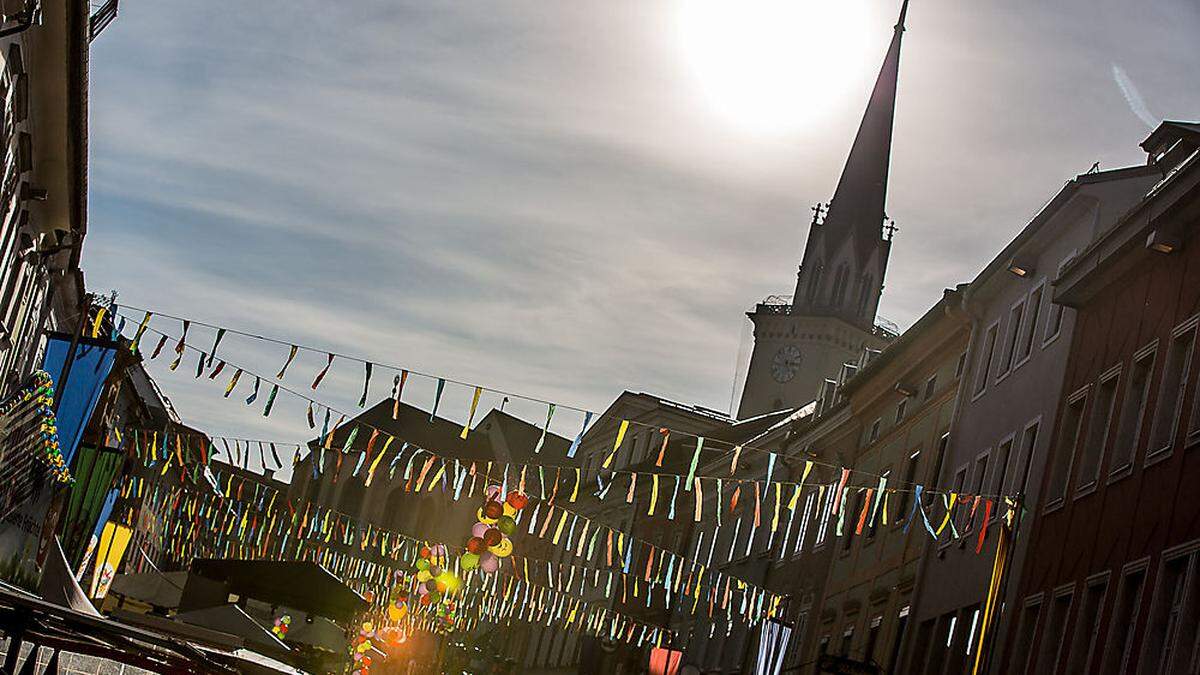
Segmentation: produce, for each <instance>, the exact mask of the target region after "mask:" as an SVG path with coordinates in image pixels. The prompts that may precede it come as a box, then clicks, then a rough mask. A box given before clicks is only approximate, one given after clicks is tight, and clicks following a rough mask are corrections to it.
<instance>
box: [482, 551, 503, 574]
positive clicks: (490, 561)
mask: <svg viewBox="0 0 1200 675" xmlns="http://www.w3.org/2000/svg"><path fill="white" fill-rule="evenodd" d="M479 569H481V570H483V571H484V572H487V573H488V574H491V573H492V572H495V571H496V570H498V569H500V559H499V558H497V557H496V556H494V555H492V554H491V553H485V554H484V555H483V556H482V557H480V558H479Z"/></svg>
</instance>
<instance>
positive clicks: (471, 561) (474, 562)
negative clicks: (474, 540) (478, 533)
mask: <svg viewBox="0 0 1200 675" xmlns="http://www.w3.org/2000/svg"><path fill="white" fill-rule="evenodd" d="M479 547H480V549H482V548H483V540H482V539H480V540H479ZM459 563H460V564H461V565H462V568H463V569H464V570H473V569H475V568H476V567H478V566H479V556H478V555H477V554H475V553H464V554H462V558H459Z"/></svg>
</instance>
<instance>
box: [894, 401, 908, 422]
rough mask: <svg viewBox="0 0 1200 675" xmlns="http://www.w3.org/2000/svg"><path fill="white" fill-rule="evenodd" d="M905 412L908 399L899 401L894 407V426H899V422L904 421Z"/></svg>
mask: <svg viewBox="0 0 1200 675" xmlns="http://www.w3.org/2000/svg"><path fill="white" fill-rule="evenodd" d="M907 410H908V399H904V400H902V401H900V404H899V405H897V406H896V424H900V423H901V422H903V421H904V413H905V412H906V411H907Z"/></svg>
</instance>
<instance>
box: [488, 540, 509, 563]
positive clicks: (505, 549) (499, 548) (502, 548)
mask: <svg viewBox="0 0 1200 675" xmlns="http://www.w3.org/2000/svg"><path fill="white" fill-rule="evenodd" d="M488 551H491V552H492V553H494V554H495V555H496V557H498V558H507V557H508V556H510V555H512V552H513V544H512V539H509V538H508V537H505V538H504V539H502V540H500V543H499V544H496V545H495V546H492V547H490V548H488Z"/></svg>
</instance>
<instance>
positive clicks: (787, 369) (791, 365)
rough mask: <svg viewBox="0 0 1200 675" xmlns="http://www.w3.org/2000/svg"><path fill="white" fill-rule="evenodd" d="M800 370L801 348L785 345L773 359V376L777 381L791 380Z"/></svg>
mask: <svg viewBox="0 0 1200 675" xmlns="http://www.w3.org/2000/svg"><path fill="white" fill-rule="evenodd" d="M799 371H800V348H799V347H797V346H796V345H784V346H783V347H780V348H779V351H777V352H775V358H773V359H771V376H772V377H774V378H775V381H776V382H789V381H791V379H792V378H793V377H795V376H796V373H797V372H799Z"/></svg>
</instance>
